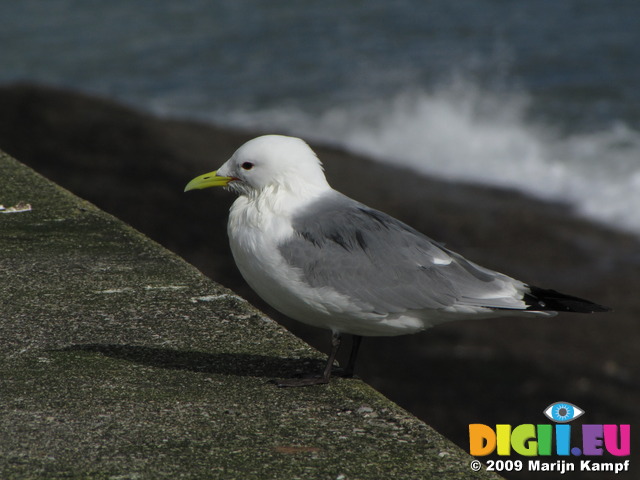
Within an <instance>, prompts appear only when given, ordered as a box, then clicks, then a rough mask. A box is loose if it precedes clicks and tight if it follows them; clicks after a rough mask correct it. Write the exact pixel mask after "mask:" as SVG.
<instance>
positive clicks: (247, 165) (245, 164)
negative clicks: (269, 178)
mask: <svg viewBox="0 0 640 480" xmlns="http://www.w3.org/2000/svg"><path fill="white" fill-rule="evenodd" d="M242 168H244V169H245V170H251V169H252V168H253V163H251V162H244V163H243V164H242Z"/></svg>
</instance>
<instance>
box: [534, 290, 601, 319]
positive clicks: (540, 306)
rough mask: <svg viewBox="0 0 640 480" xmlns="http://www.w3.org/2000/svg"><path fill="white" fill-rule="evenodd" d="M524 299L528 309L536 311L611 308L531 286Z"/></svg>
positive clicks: (574, 310)
mask: <svg viewBox="0 0 640 480" xmlns="http://www.w3.org/2000/svg"><path fill="white" fill-rule="evenodd" d="M524 301H525V302H526V304H527V305H528V306H527V310H534V311H536V310H537V311H545V310H553V311H556V312H576V313H595V312H608V311H610V310H611V308H609V307H605V306H604V305H598V304H597V303H593V302H590V301H589V300H585V299H583V298H578V297H573V296H571V295H565V294H564V293H560V292H556V291H555V290H547V289H545V288H539V287H531V286H530V287H529V293H525V295H524Z"/></svg>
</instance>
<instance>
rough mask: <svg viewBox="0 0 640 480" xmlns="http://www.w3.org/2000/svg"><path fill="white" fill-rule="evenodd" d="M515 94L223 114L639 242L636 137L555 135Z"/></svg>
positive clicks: (420, 93)
mask: <svg viewBox="0 0 640 480" xmlns="http://www.w3.org/2000/svg"><path fill="white" fill-rule="evenodd" d="M528 107H529V98H528V96H527V95H526V94H524V93H501V94H497V93H491V92H487V91H483V90H482V89H479V88H476V87H474V86H473V85H471V84H469V83H468V82H464V81H457V82H453V84H451V85H448V86H446V87H442V88H439V89H436V90H435V91H430V92H427V91H424V90H418V89H413V90H409V91H405V92H402V93H400V94H398V95H395V96H394V97H391V98H386V99H381V100H378V101H374V102H368V103H366V104H360V105H344V106H337V107H335V106H334V107H333V108H330V109H327V110H325V111H324V112H321V113H320V114H317V113H314V114H311V113H309V112H305V111H302V110H300V109H297V108H291V107H289V108H278V109H268V110H261V111H251V112H247V111H244V112H235V113H234V114H233V115H231V116H229V115H228V114H227V115H225V121H226V122H229V121H231V122H232V123H233V124H234V125H235V126H238V127H244V128H252V129H255V128H257V129H260V130H262V131H276V130H278V131H285V132H289V133H291V134H295V135H299V136H302V137H304V138H306V139H309V140H314V141H321V142H325V143H330V144H334V145H339V146H342V147H344V148H346V149H348V150H350V151H353V152H357V153H361V154H365V155H367V156H370V157H372V158H375V159H377V160H379V161H384V162H389V163H398V164H402V165H404V166H409V167H411V168H413V169H415V170H417V171H419V172H422V173H426V174H429V175H434V176H438V177H441V178H447V179H454V180H464V181H471V182H480V183H486V184H490V185H496V186H502V187H510V188H516V189H519V190H522V191H524V192H527V193H529V194H532V195H534V196H537V197H541V198H545V199H550V200H560V201H564V202H568V203H570V204H571V205H573V206H574V207H575V210H576V211H577V212H578V213H579V214H582V215H585V216H587V217H589V218H592V219H594V220H596V221H598V222H602V223H605V224H607V225H610V226H614V227H617V228H620V229H623V230H628V231H632V232H635V233H637V234H640V208H637V206H639V205H640V132H638V131H635V130H632V129H631V128H629V127H627V126H625V125H624V124H618V125H614V126H612V127H610V128H608V129H606V130H603V131H598V132H591V133H582V134H573V135H570V136H562V135H561V134H560V133H559V132H555V131H554V130H553V129H551V128H549V127H545V126H544V125H540V124H536V123H534V122H532V121H530V120H528V119H527V110H528Z"/></svg>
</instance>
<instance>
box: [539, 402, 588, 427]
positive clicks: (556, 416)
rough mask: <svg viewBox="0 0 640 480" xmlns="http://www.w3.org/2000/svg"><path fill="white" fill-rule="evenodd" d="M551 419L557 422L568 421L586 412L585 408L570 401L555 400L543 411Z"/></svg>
mask: <svg viewBox="0 0 640 480" xmlns="http://www.w3.org/2000/svg"><path fill="white" fill-rule="evenodd" d="M543 413H544V414H545V415H546V416H547V418H548V419H549V420H553V421H554V422H556V423H568V422H571V421H572V420H575V419H576V418H578V417H580V416H581V415H582V414H584V410H582V409H581V408H580V407H577V406H576V405H574V404H573V403H569V402H555V403H552V404H551V405H549V406H548V407H547V408H545V410H544V412H543Z"/></svg>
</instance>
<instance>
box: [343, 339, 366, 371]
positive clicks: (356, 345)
mask: <svg viewBox="0 0 640 480" xmlns="http://www.w3.org/2000/svg"><path fill="white" fill-rule="evenodd" d="M352 342H353V343H352V344H351V354H350V355H349V363H347V368H345V370H344V374H343V376H345V377H353V372H354V370H355V368H356V359H357V358H358V350H360V343H362V335H353V337H352Z"/></svg>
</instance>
